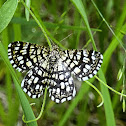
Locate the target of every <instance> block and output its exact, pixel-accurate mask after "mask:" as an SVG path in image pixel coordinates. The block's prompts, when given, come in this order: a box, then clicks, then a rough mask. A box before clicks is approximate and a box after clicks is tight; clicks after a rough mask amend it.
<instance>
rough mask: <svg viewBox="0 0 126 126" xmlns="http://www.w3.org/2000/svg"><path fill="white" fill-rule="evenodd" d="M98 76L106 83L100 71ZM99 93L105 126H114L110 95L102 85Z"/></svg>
mask: <svg viewBox="0 0 126 126" xmlns="http://www.w3.org/2000/svg"><path fill="white" fill-rule="evenodd" d="M98 75H99V78H100V79H101V80H102V81H104V82H105V83H106V79H105V76H104V74H103V72H102V70H101V69H100V70H99V73H98ZM101 91H102V95H103V98H104V108H105V115H106V122H107V126H116V124H115V118H114V112H113V108H112V103H111V99H110V94H109V91H108V88H107V87H105V86H104V85H103V84H102V83H101Z"/></svg>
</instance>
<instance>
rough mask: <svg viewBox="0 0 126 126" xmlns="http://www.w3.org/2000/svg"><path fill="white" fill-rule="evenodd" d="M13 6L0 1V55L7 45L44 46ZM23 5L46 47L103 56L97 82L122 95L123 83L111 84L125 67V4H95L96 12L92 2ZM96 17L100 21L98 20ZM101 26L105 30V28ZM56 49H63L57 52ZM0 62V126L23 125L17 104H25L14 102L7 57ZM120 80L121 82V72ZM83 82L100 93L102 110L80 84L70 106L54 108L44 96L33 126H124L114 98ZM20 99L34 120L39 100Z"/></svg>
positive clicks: (106, 0) (107, 0)
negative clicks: (91, 51) (51, 44)
mask: <svg viewBox="0 0 126 126" xmlns="http://www.w3.org/2000/svg"><path fill="white" fill-rule="evenodd" d="M14 1H15V3H14V2H12V0H8V1H7V2H8V5H5V4H4V3H5V2H6V1H5V0H1V1H0V7H1V8H0V32H1V33H0V41H1V42H2V43H1V44H2V45H3V46H4V48H5V50H4V48H2V49H3V50H4V51H5V55H6V54H7V46H8V44H9V43H11V42H13V41H17V40H20V41H24V42H31V43H37V44H40V45H44V46H48V43H47V40H46V39H45V36H44V34H43V33H42V31H41V29H40V27H39V26H38V25H37V23H36V21H35V20H34V19H33V17H32V16H31V15H29V11H27V9H26V8H25V7H24V6H23V4H22V3H21V2H17V0H14ZM28 1H29V0H27V5H28V6H30V8H31V10H32V12H33V13H34V14H35V16H36V17H37V19H38V20H39V21H40V20H42V22H43V25H44V27H45V28H46V29H47V30H48V31H49V34H51V36H49V39H50V41H51V39H52V40H53V41H54V43H57V42H56V41H55V40H54V38H55V39H56V40H57V41H58V42H59V43H60V44H61V45H63V47H64V48H69V49H73V48H77V49H81V48H82V47H84V48H87V49H92V48H93V49H96V48H97V50H98V51H100V52H101V53H103V54H104V61H103V65H102V69H101V70H100V71H99V74H98V75H99V78H100V79H102V80H103V81H104V82H106V83H107V84H108V85H110V86H111V87H113V88H114V89H116V90H117V91H119V92H121V91H122V90H124V92H125V86H124V85H123V84H124V83H125V84H126V82H123V81H124V79H123V78H121V79H120V80H119V81H118V80H117V74H118V71H119V69H122V68H123V66H124V65H126V64H125V63H124V58H125V57H126V53H125V51H124V48H126V36H125V34H126V22H125V21H126V1H125V0H116V1H115V0H95V1H94V2H95V4H96V6H97V7H96V6H94V4H93V2H92V0H90V1H88V0H86V1H85V0H71V1H67V0H66V1H56V0H31V3H30V4H29V3H28ZM97 9H98V10H97ZM100 13H101V14H102V16H103V17H104V18H103V17H102V16H100ZM27 20H29V21H27ZM105 21H106V22H107V23H108V24H109V26H111V27H108V26H107V24H106V22H105ZM89 26H90V27H89ZM112 29H113V31H114V33H115V35H113V33H112V31H111V30H112ZM91 33H93V35H92V34H91ZM117 38H118V39H119V40H118V39H117ZM51 42H52V41H51ZM120 43H121V44H122V45H123V47H124V48H123V47H122V45H121V44H120ZM85 45H86V46H85ZM0 47H2V46H0ZM60 47H61V49H63V48H62V46H60ZM2 49H1V51H2ZM4 51H3V52H4ZM1 54H2V53H1ZM3 59H4V55H1V57H0V126H1V125H2V126H14V125H15V126H22V125H26V124H24V123H23V121H22V115H23V111H22V108H23V107H22V108H21V107H20V104H21V105H22V106H23V102H24V101H23V100H24V99H25V98H24V96H22V97H23V98H20V97H21V95H20V94H19V93H20V91H19V90H17V86H16V84H15V81H14V79H13V80H12V77H13V76H12V77H11V74H12V73H13V71H12V70H11V71H10V69H9V68H10V67H9V65H8V64H7V63H8V61H6V59H7V57H5V60H3ZM15 72H16V77H13V78H18V79H19V81H20V82H21V81H22V79H23V77H24V76H25V74H21V73H19V72H17V71H15ZM123 74H124V76H125V70H124V73H123ZM19 81H18V82H19ZM89 81H90V82H91V83H92V84H94V85H95V86H96V87H97V88H98V89H99V90H101V92H102V94H103V97H104V100H105V104H104V105H103V106H102V107H100V108H97V105H98V104H99V103H100V102H101V98H100V96H99V95H98V94H97V92H96V91H95V90H94V89H92V88H91V87H89V85H87V83H85V82H83V83H82V84H81V83H79V82H78V81H75V85H76V87H77V89H78V90H77V96H76V97H75V98H74V99H73V100H72V101H69V102H65V103H63V104H56V103H54V102H53V101H51V100H50V98H49V97H48V96H47V99H46V105H45V109H44V112H43V115H42V117H41V118H40V119H39V120H38V121H37V124H38V126H47V125H48V126H58V125H60V126H61V125H68V126H116V125H119V126H125V125H126V116H125V115H126V113H125V112H124V113H123V112H122V108H123V107H124V106H122V101H120V96H119V95H116V94H115V93H113V92H111V91H108V89H107V88H106V87H105V86H103V85H102V84H100V82H98V81H97V80H96V79H95V78H93V79H90V80H89ZM14 84H15V85H14ZM17 84H18V83H17ZM80 86H81V88H80V89H79V87H80ZM125 94H126V93H125ZM26 97H27V99H28V101H29V102H30V103H32V102H35V103H36V105H35V106H33V107H32V109H33V112H34V113H35V115H36V116H37V115H38V114H39V112H40V109H41V105H42V102H43V96H42V97H41V98H39V99H31V98H29V97H28V96H27V95H26ZM124 100H125V99H124ZM24 103H25V102H24ZM24 107H25V106H24ZM27 107H28V106H27ZM28 108H29V107H28ZM23 110H24V113H25V111H26V110H27V109H26V110H25V109H24V108H23ZM26 113H27V112H26ZM33 118H34V117H33ZM33 125H36V124H33Z"/></svg>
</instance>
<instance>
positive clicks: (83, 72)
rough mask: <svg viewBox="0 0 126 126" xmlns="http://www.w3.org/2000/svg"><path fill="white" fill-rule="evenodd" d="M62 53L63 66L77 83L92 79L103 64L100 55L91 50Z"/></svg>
mask: <svg viewBox="0 0 126 126" xmlns="http://www.w3.org/2000/svg"><path fill="white" fill-rule="evenodd" d="M63 53H64V54H63V55H62V57H61V58H62V60H63V63H64V65H65V66H66V67H68V69H69V70H70V72H71V73H72V74H73V75H75V77H76V78H77V79H78V80H79V81H86V80H88V79H90V78H92V77H93V76H94V75H95V74H96V73H97V72H98V70H99V69H100V67H101V64H102V62H103V56H102V54H101V53H100V52H96V51H93V50H91V51H87V50H66V51H63Z"/></svg>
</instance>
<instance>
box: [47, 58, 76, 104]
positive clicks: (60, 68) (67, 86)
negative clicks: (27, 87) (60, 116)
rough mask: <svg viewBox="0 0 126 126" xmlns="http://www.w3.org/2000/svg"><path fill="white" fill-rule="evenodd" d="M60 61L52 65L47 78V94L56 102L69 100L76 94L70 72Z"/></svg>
mask: <svg viewBox="0 0 126 126" xmlns="http://www.w3.org/2000/svg"><path fill="white" fill-rule="evenodd" d="M60 61H61V59H59V60H58V62H57V63H58V64H55V65H54V69H53V70H52V72H51V77H50V79H49V82H50V84H49V85H50V86H49V96H50V97H51V100H53V101H55V102H56V103H63V102H65V101H69V100H71V99H72V98H73V97H74V96H75V95H76V90H75V86H74V81H73V78H72V76H71V73H70V71H69V70H68V69H67V68H66V67H65V66H64V64H63V63H62V62H60Z"/></svg>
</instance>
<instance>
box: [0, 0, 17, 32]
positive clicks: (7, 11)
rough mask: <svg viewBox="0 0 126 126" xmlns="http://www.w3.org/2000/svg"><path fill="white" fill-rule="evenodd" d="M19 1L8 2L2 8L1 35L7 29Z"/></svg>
mask: <svg viewBox="0 0 126 126" xmlns="http://www.w3.org/2000/svg"><path fill="white" fill-rule="evenodd" d="M17 5H18V0H8V1H6V2H5V3H4V5H3V6H2V7H1V8H0V33H1V32H2V31H3V30H4V29H5V28H6V27H7V25H8V24H9V22H10V21H11V19H12V17H13V15H14V12H15V10H16V8H17Z"/></svg>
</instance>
